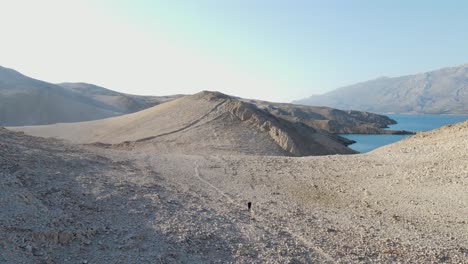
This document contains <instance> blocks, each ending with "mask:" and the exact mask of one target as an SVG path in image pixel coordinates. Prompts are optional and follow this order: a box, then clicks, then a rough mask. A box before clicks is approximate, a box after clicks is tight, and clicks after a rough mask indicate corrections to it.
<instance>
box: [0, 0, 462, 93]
mask: <svg viewBox="0 0 468 264" xmlns="http://www.w3.org/2000/svg"><path fill="white" fill-rule="evenodd" d="M466 14H468V1H462V0H459V1H456V0H452V1H450V0H447V1H431V0H425V1H418V0H413V1H407V0H393V1H390V0H388V1H387V0H381V1H375V0H368V1H366V0H349V1H347V0H341V1H338V0H323V1H315V0H166V1H163V0H159V1H158V0H128V1H124V0H112V1H111V0H68V1H64V0H41V1H37V0H0V65H2V66H4V67H8V68H13V69H16V70H18V71H20V72H22V73H23V74H26V75H28V76H31V77H33V78H37V79H41V80H44V81H48V82H53V83H59V82H87V83H93V84H96V85H100V86H103V87H106V88H109V89H112V90H116V91H120V92H125V93H131V94H141V95H170V94H191V93H196V92H198V91H201V90H216V91H221V92H224V93H227V94H231V95H236V96H241V97H245V98H255V99H263V100H269V101H277V102H289V101H291V100H295V99H301V98H304V97H307V96H310V95H313V94H321V93H325V92H328V91H331V90H333V89H335V88H339V87H342V86H345V85H350V84H353V83H357V82H361V81H366V80H369V79H375V78H378V77H382V76H389V77H392V76H400V75H408V74H414V73H419V72H425V71H430V70H435V69H438V68H442V67H447V66H457V65H461V64H465V63H468V48H467V47H468V34H466V25H468V16H467V15H466Z"/></svg>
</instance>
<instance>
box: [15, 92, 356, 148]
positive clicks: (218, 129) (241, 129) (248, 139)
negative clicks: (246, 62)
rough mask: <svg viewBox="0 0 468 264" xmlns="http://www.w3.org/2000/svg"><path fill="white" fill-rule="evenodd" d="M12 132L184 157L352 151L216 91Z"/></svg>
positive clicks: (317, 132)
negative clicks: (111, 115) (137, 109)
mask: <svg viewBox="0 0 468 264" xmlns="http://www.w3.org/2000/svg"><path fill="white" fill-rule="evenodd" d="M14 129H15V130H20V131H25V132H26V133H28V134H31V135H36V136H43V137H57V138H62V139H67V140H70V141H72V142H76V143H88V144H89V143H104V144H120V145H122V146H124V145H125V146H126V147H131V148H154V149H157V150H158V151H159V152H161V151H162V152H179V153H185V154H187V153H211V152H218V153H242V154H264V155H292V156H306V155H326V154H338V153H339V154H349V153H354V151H352V150H350V149H349V148H347V147H346V144H349V143H350V142H349V141H348V140H346V139H344V138H341V137H339V136H336V135H332V134H330V133H328V132H326V131H324V130H321V129H315V128H312V127H310V126H307V125H304V124H303V123H301V122H291V121H288V120H285V119H281V118H277V117H276V116H274V115H272V114H270V113H269V112H268V111H264V110H262V109H259V108H258V107H256V106H255V105H253V104H250V103H246V102H243V101H241V100H238V99H236V98H233V97H230V96H227V95H224V94H221V93H217V92H201V93H198V94H195V95H193V96H186V97H183V98H179V99H176V100H173V101H170V102H167V103H164V104H160V105H158V106H155V107H152V108H150V109H146V110H143V111H140V112H137V113H133V114H129V115H125V116H120V117H114V118H108V119H104V120H96V121H90V122H82V123H75V124H55V125H49V126H32V127H17V128H14Z"/></svg>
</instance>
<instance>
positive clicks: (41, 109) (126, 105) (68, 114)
mask: <svg viewBox="0 0 468 264" xmlns="http://www.w3.org/2000/svg"><path fill="white" fill-rule="evenodd" d="M170 99H172V97H139V96H133V95H126V94H121V93H117V92H113V91H110V90H107V89H104V88H101V87H96V86H92V85H87V84H62V85H56V84H52V83H47V82H43V81H39V80H36V79H32V78H29V77H27V76H25V75H23V74H21V73H19V72H17V71H15V70H12V69H7V68H3V67H0V125H2V126H21V125H41V124H54V123H61V122H79V121H87V120H96V119H102V118H106V117H112V116H118V115H122V114H127V113H131V112H135V111H138V110H141V109H144V108H147V107H151V106H154V105H157V104H159V103H161V102H162V101H166V100H170Z"/></svg>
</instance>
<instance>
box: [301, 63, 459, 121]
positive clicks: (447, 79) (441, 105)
mask: <svg viewBox="0 0 468 264" xmlns="http://www.w3.org/2000/svg"><path fill="white" fill-rule="evenodd" d="M295 103H298V104H306V105H321V106H329V107H334V108H339V109H350V110H360V111H370V112H375V113H412V114H460V115H466V114H468V64H465V65H463V66H459V67H452V68H444V69H440V70H436V71H432V72H427V73H421V74H416V75H409V76H403V77H396V78H379V79H376V80H371V81H367V82H362V83H358V84H355V85H351V86H346V87H343V88H339V89H337V90H334V91H331V92H329V93H326V94H323V95H317V96H312V97H309V98H307V99H303V100H299V101H296V102H295Z"/></svg>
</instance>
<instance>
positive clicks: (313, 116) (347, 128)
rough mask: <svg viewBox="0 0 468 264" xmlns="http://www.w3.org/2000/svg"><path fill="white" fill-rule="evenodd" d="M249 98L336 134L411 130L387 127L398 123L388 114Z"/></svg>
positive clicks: (282, 115)
mask: <svg viewBox="0 0 468 264" xmlns="http://www.w3.org/2000/svg"><path fill="white" fill-rule="evenodd" d="M246 101H248V102H251V103H254V104H255V105H257V106H258V107H260V108H261V109H264V110H265V111H268V112H269V113H271V114H273V115H275V116H276V117H279V118H282V119H286V120H289V121H291V122H302V123H304V124H306V125H308V126H310V127H313V128H319V129H323V130H326V131H328V132H330V133H333V134H409V132H408V131H398V130H385V129H384V128H387V127H388V126H389V125H393V124H396V121H395V120H393V119H391V118H389V117H387V116H384V115H378V114H374V113H369V112H361V111H352V110H348V111H343V110H339V109H334V108H330V107H321V106H306V105H297V104H284V103H270V102H265V101H259V100H246Z"/></svg>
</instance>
